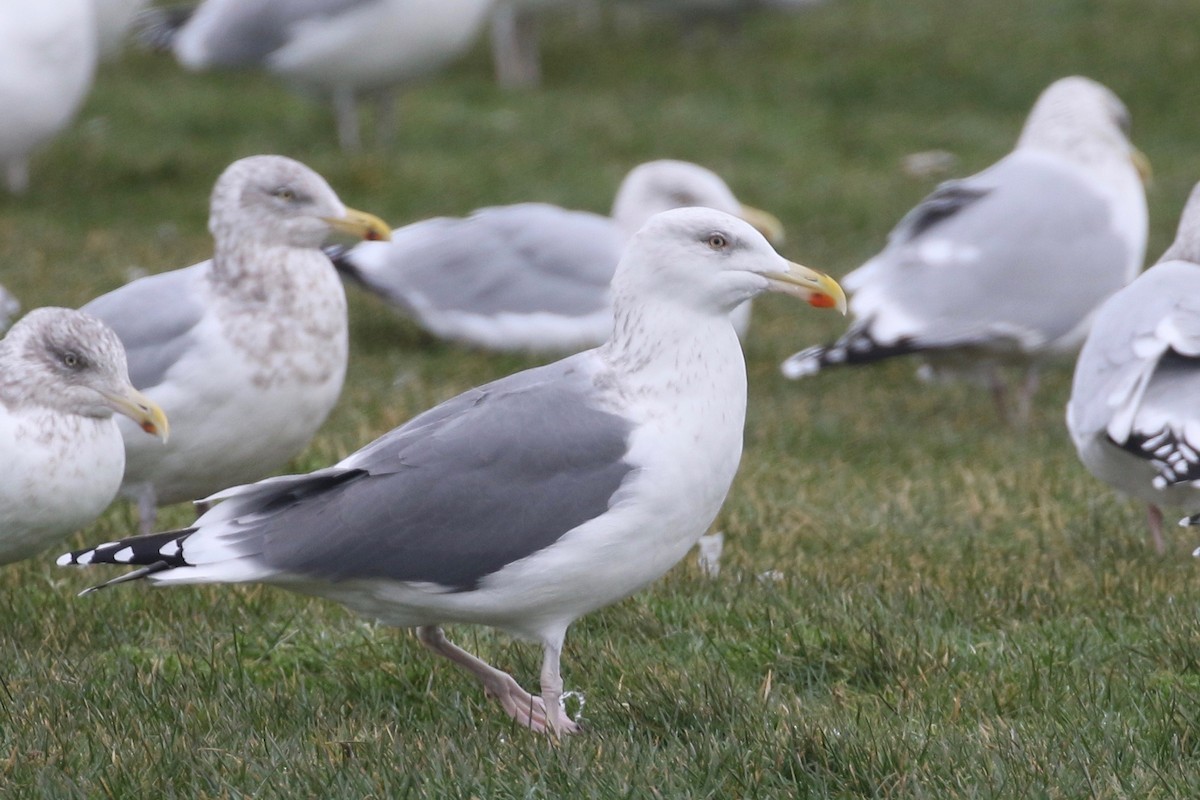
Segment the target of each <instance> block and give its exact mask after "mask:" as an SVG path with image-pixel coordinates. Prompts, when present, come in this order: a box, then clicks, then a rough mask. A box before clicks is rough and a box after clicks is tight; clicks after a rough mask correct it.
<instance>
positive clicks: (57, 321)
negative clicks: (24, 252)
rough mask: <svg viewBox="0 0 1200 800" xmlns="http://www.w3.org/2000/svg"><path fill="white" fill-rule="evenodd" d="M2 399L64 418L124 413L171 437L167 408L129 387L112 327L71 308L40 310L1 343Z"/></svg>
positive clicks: (122, 354) (148, 429) (149, 430)
mask: <svg viewBox="0 0 1200 800" xmlns="http://www.w3.org/2000/svg"><path fill="white" fill-rule="evenodd" d="M0 360H2V361H3V367H2V368H0V372H2V373H3V375H2V377H0V381H3V385H2V386H0V399H3V400H5V402H6V404H8V403H15V404H17V405H20V404H24V403H28V404H31V405H40V406H44V407H46V408H51V409H54V410H56V411H59V412H61V413H64V414H74V415H77V416H82V417H93V418H98V419H107V418H109V417H112V415H113V414H114V413H117V414H124V415H125V416H127V417H129V418H130V419H132V420H133V421H134V422H136V423H137V424H138V425H139V426H140V427H141V428H142V429H143V430H144V431H146V432H147V433H150V434H154V435H155V436H159V437H161V438H162V439H163V440H164V441H165V440H166V438H167V433H168V427H167V417H166V415H165V414H164V413H163V411H162V409H161V408H159V407H158V405H157V404H155V403H154V402H153V401H152V400H150V399H149V398H148V397H146V396H145V395H144V394H142V393H141V392H139V391H138V390H136V389H135V388H133V386H132V384H130V382H129V369H128V366H127V364H126V361H125V348H124V347H123V346H122V345H121V340H120V339H118V338H117V335H116V334H115V333H113V330H112V328H110V327H108V326H107V325H105V324H104V323H103V322H101V321H100V320H98V319H96V318H95V317H93V316H91V315H89V314H84V313H83V312H81V311H74V310H72V309H69V308H38V309H34V310H33V311H30V312H29V313H28V314H26V315H25V316H24V317H22V318H21V320H20V321H19V322H17V324H16V325H14V326H13V327H12V330H10V331H9V332H8V335H7V336H5V337H4V341H3V342H2V343H0Z"/></svg>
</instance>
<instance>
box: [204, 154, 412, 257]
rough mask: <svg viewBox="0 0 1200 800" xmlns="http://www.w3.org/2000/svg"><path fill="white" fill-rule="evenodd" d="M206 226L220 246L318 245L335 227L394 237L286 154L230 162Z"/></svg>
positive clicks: (363, 234)
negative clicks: (249, 244)
mask: <svg viewBox="0 0 1200 800" xmlns="http://www.w3.org/2000/svg"><path fill="white" fill-rule="evenodd" d="M208 228H209V230H210V231H212V235H213V238H214V239H216V241H217V244H218V248H223V247H226V246H233V247H236V246H237V242H238V241H243V240H250V241H254V242H258V243H261V244H266V245H276V246H287V247H319V246H320V245H321V244H322V243H323V242H324V241H325V240H326V239H327V238H328V237H329V235H330V234H331V233H333V232H335V231H337V232H341V233H346V234H349V235H351V236H355V237H358V238H360V239H372V240H374V239H389V238H391V231H390V229H389V228H388V226H387V225H386V224H385V223H384V222H383V221H382V220H381V219H379V218H378V217H376V216H374V215H372V214H367V213H365V212H363V211H356V210H355V209H352V208H347V207H346V206H345V205H343V204H342V201H341V200H339V199H338V196H337V194H335V193H334V191H333V189H331V188H330V186H329V184H328V183H326V181H325V179H324V178H322V177H321V176H320V175H318V174H317V173H316V172H314V171H312V170H311V169H309V168H308V167H306V166H304V165H303V164H301V163H300V162H299V161H294V160H292V159H290V158H285V157H283V156H250V157H249V158H243V159H240V160H238V161H235V162H233V163H232V164H230V165H229V166H228V167H226V169H225V171H224V172H223V173H221V177H219V178H218V179H217V183H216V185H215V186H214V187H213V193H212V202H211V205H210V209H209V218H208Z"/></svg>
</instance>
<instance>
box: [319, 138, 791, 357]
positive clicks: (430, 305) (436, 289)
mask: <svg viewBox="0 0 1200 800" xmlns="http://www.w3.org/2000/svg"><path fill="white" fill-rule="evenodd" d="M683 206H704V207H706V208H715V209H717V210H719V211H724V212H726V213H728V214H733V215H735V216H740V217H742V218H743V219H746V220H747V221H749V222H751V224H753V225H754V226H755V227H757V228H758V229H759V230H760V231H761V232H763V233H764V234H765V235H766V236H767V237H768V239H771V240H772V241H778V240H779V239H781V238H782V236H783V227H782V225H780V223H779V220H777V219H776V218H775V217H773V216H771V215H770V214H768V213H766V212H764V211H759V210H758V209H756V208H752V207H750V206H746V205H743V204H742V203H740V202H739V201H738V199H737V198H736V197H734V195H733V192H732V191H730V189H729V186H728V185H727V184H726V183H725V181H723V180H721V178H720V177H719V176H718V175H717V174H716V173H714V172H712V171H711V170H708V169H705V168H704V167H701V166H699V165H698V164H691V163H688V162H686V161H671V160H660V161H651V162H648V163H645V164H642V165H640V166H638V167H635V168H634V169H633V170H632V171H630V173H629V174H628V175H627V176H626V177H625V179H624V181H622V183H621V187H620V189H619V190H618V192H617V196H616V199H615V201H614V203H613V209H612V216H611V217H602V216H600V215H599V214H592V213H590V212H587V211H569V210H567V209H564V208H560V207H558V206H553V205H548V204H545V203H519V204H517V205H511V206H497V207H493V208H484V209H480V210H478V211H476V212H475V213H473V214H471V215H470V216H468V217H462V218H452V217H437V218H434V219H428V220H423V221H421V222H415V223H413V224H412V225H407V226H405V227H403V228H399V229H397V230H395V231H393V232H392V241H390V242H387V243H383V242H364V243H362V244H359V245H357V246H356V247H354V248H353V249H352V250H349V251H347V252H344V253H341V254H337V255H335V257H334V263H335V264H336V265H337V267H338V269H340V270H341V271H342V272H343V273H344V274H346V275H348V276H350V277H352V278H354V279H355V280H357V281H358V282H360V283H362V284H363V285H364V286H366V287H367V288H368V289H369V290H371V291H372V292H374V293H375V294H378V295H380V296H381V297H383V298H384V299H385V300H386V301H387V302H389V303H390V304H392V305H393V306H394V307H396V308H397V309H398V310H399V311H401V312H402V313H404V314H405V315H407V316H409V317H411V318H413V319H414V320H415V321H416V322H417V323H418V324H420V325H421V326H422V327H423V328H425V329H426V330H428V331H429V332H430V333H433V334H434V335H435V336H439V337H441V338H444V339H451V340H454V341H459V342H463V343H466V344H471V345H475V346H477V347H483V348H487V349H491V350H525V351H555V352H565V351H572V350H579V349H582V348H584V347H594V346H595V345H598V344H600V343H601V342H603V341H604V340H605V339H606V338H608V334H609V332H610V331H611V330H612V295H611V293H610V291H609V284H610V283H611V282H612V275H613V270H614V269H615V268H616V266H617V261H619V260H620V257H621V251H622V250H623V249H624V247H625V244H626V243H627V242H628V241H629V237H630V236H632V235H633V234H634V233H635V232H636V231H637V230H638V229H639V228H641V226H642V225H643V224H644V223H645V222H646V220H648V219H649V218H650V217H652V216H654V215H655V214H657V213H659V212H660V211H666V210H668V209H672V208H680V207H683ZM749 321H750V305H749V303H747V304H745V305H744V306H742V307H741V308H739V309H738V310H737V312H736V314H735V325H737V328H738V331H739V333H744V332H745V329H746V327H747V326H748V325H749Z"/></svg>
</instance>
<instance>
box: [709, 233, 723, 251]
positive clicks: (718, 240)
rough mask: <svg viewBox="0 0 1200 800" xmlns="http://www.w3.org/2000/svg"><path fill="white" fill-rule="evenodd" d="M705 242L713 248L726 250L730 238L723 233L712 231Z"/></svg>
mask: <svg viewBox="0 0 1200 800" xmlns="http://www.w3.org/2000/svg"><path fill="white" fill-rule="evenodd" d="M705 243H706V244H707V245H708V246H709V247H711V248H712V249H713V250H724V249H726V248H728V247H729V239H727V238H726V237H725V234H723V233H710V234H709V235H708V239H706V240H705Z"/></svg>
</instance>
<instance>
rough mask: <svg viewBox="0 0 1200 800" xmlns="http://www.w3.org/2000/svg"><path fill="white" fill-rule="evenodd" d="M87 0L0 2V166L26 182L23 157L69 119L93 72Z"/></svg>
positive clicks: (10, 178) (16, 187)
mask: <svg viewBox="0 0 1200 800" xmlns="http://www.w3.org/2000/svg"><path fill="white" fill-rule="evenodd" d="M96 60H97V45H96V22H95V18H94V16H93V9H92V0H52V2H36V3H19V2H14V0H10V1H9V2H6V3H0V120H2V122H0V169H2V170H3V173H4V174H3V179H4V184H5V186H6V187H7V189H8V191H10V192H12V193H13V194H20V193H21V192H24V191H25V190H26V189H28V188H29V157H30V155H31V154H32V153H33V152H34V151H35V150H36V149H37V148H38V147H40V146H41V145H43V144H45V143H46V142H48V141H50V140H51V139H53V138H54V137H55V136H56V135H57V134H58V133H59V132H60V131H61V130H62V129H63V128H65V127H66V126H67V124H68V123H69V122H70V121H71V120H72V119H73V118H74V116H75V112H76V111H78V110H79V106H80V105H82V103H83V99H84V97H86V96H87V93H88V91H89V90H90V89H91V88H92V78H93V76H94V75H95V72H96Z"/></svg>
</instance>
